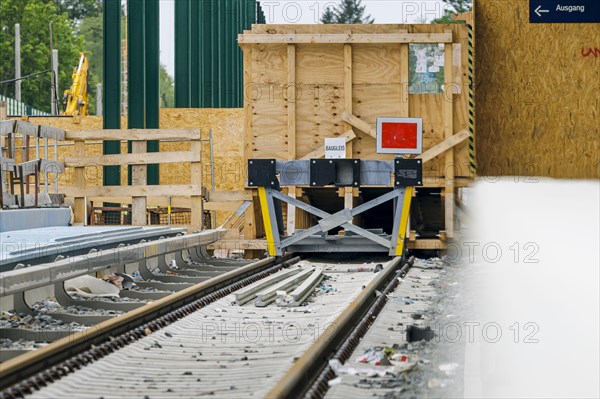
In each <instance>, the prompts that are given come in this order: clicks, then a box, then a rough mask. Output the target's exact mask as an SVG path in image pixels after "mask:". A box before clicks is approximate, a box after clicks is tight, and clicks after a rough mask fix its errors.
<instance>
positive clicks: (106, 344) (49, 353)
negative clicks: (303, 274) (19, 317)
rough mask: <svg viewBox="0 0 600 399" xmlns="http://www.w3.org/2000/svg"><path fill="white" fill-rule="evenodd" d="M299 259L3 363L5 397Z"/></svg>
mask: <svg viewBox="0 0 600 399" xmlns="http://www.w3.org/2000/svg"><path fill="white" fill-rule="evenodd" d="M298 260H300V258H299V257H295V258H292V259H290V256H286V257H282V258H274V257H270V258H265V259H262V260H259V261H257V262H254V263H251V264H249V265H246V266H242V267H240V268H238V269H236V270H232V271H230V272H227V273H224V274H221V275H218V276H216V277H214V278H211V279H210V280H207V281H204V282H201V283H199V284H196V285H194V286H192V287H189V288H186V289H183V290H181V291H179V292H176V293H174V294H172V295H169V296H167V297H165V298H162V299H159V300H157V301H155V302H153V303H151V304H148V305H146V306H144V307H141V308H138V309H135V310H132V311H130V312H127V313H125V314H124V315H121V316H119V317H116V318H113V319H110V320H106V321H104V322H102V323H99V324H97V325H94V326H92V327H90V328H88V329H86V330H84V331H81V332H77V333H74V334H73V335H71V336H68V337H65V338H62V339H60V340H58V341H55V342H53V343H51V344H49V345H47V346H45V347H43V348H40V349H37V350H35V351H33V352H31V353H28V354H25V355H23V356H19V357H17V358H14V359H11V360H8V361H6V362H4V363H2V364H0V375H1V376H2V378H1V379H0V389H2V390H3V391H1V392H0V397H20V396H23V395H24V394H26V393H30V392H31V391H33V390H35V389H37V388H38V387H40V386H44V385H46V384H47V383H49V382H52V381H55V380H57V379H60V378H61V377H62V376H64V375H67V374H68V373H70V372H72V371H74V370H77V369H79V368H80V367H81V366H83V365H85V364H88V363H91V362H93V361H94V360H97V359H99V358H102V357H104V356H106V355H107V354H109V353H111V352H113V351H114V350H117V349H119V348H121V347H123V346H125V345H128V344H129V343H131V342H134V341H136V340H138V339H140V338H142V337H144V336H146V335H148V334H150V333H152V332H154V331H157V330H159V329H161V328H162V327H164V326H166V325H168V324H170V323H172V322H174V321H176V320H178V319H180V318H182V317H184V316H186V315H188V314H190V313H192V312H194V311H196V310H198V309H200V308H202V307H204V306H206V305H207V304H209V303H211V302H213V301H214V300H216V299H219V298H221V297H223V296H225V295H228V294H229V293H231V292H233V291H234V290H237V289H240V288H241V287H244V286H246V285H248V284H250V283H252V282H254V281H256V280H258V279H260V278H264V277H265V276H266V275H268V274H271V273H274V272H275V271H277V270H280V269H281V268H283V267H286V266H289V265H291V264H293V263H295V262H297V261H298Z"/></svg>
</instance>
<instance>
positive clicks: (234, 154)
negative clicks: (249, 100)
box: [29, 108, 245, 195]
mask: <svg viewBox="0 0 600 399" xmlns="http://www.w3.org/2000/svg"><path fill="white" fill-rule="evenodd" d="M29 121H30V122H32V123H36V124H40V125H51V126H55V127H59V128H62V129H65V130H95V129H102V117H97V116H85V117H81V118H73V117H30V118H29ZM243 125H244V120H243V110H242V109H238V108H233V109H208V108H207V109H171V108H164V109H161V110H160V127H161V128H200V129H201V130H202V138H203V140H204V141H203V143H202V163H203V184H204V185H205V186H206V187H208V188H210V187H211V176H210V152H209V151H210V146H209V142H208V139H209V131H210V129H212V132H213V146H214V147H213V151H214V160H215V186H216V189H217V190H239V189H242V188H243V187H244V179H245V177H244V176H245V166H244V158H243ZM121 126H122V127H123V128H126V127H127V118H126V117H123V118H122V120H121ZM61 144H67V145H65V146H62V145H61V146H60V147H59V153H58V155H59V159H60V160H62V159H64V157H65V156H69V155H73V150H74V149H73V146H72V145H70V144H71V143H61ZM189 147H190V144H189V143H179V142H172V143H169V142H161V144H160V150H161V151H186V150H187V151H189ZM121 151H122V152H126V151H127V144H125V143H123V144H122V146H121ZM101 153H102V145H101V144H90V143H88V144H86V155H99V154H101ZM50 156H51V157H53V149H52V146H51V148H50ZM126 171H127V167H126V166H123V167H122V173H121V177H122V184H127V172H126ZM189 182H190V167H189V164H185V163H180V164H165V165H162V166H161V168H160V183H161V184H189ZM60 183H61V184H71V183H72V168H67V171H66V173H65V175H64V176H61V180H60ZM86 184H87V185H92V186H100V185H102V168H101V167H98V168H86ZM165 195H168V193H165Z"/></svg>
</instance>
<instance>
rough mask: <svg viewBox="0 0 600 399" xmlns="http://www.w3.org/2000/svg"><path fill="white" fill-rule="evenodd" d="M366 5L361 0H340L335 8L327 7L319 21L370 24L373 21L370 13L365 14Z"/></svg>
mask: <svg viewBox="0 0 600 399" xmlns="http://www.w3.org/2000/svg"><path fill="white" fill-rule="evenodd" d="M365 9H366V6H364V5H362V0H342V2H341V3H340V4H339V5H338V6H336V7H335V8H332V7H327V9H326V10H325V12H324V13H323V16H322V17H321V22H322V23H324V24H332V23H335V24H372V23H373V22H375V20H374V19H373V18H371V16H370V15H366V14H365Z"/></svg>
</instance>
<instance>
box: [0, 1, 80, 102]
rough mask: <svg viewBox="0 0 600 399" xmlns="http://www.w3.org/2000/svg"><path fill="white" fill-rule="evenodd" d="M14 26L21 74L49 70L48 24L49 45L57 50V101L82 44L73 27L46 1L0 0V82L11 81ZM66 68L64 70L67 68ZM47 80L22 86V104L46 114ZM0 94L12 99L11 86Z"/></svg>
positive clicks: (48, 89)
mask: <svg viewBox="0 0 600 399" xmlns="http://www.w3.org/2000/svg"><path fill="white" fill-rule="evenodd" d="M15 23H20V24H21V75H22V76H25V75H29V74H32V73H36V72H41V71H44V70H47V69H50V67H51V49H50V40H51V39H50V34H49V24H50V23H52V43H53V46H54V48H56V49H58V59H59V65H60V66H61V67H60V68H59V90H60V91H61V92H60V93H59V95H58V97H59V100H60V101H62V90H64V89H67V88H68V87H70V85H71V74H72V71H73V68H74V67H75V66H76V65H77V62H78V61H79V53H80V52H81V51H83V50H84V48H85V43H84V39H83V37H81V36H78V35H76V32H75V24H74V22H73V21H72V20H70V19H69V18H68V16H67V15H66V14H64V13H61V12H60V10H59V9H57V7H56V3H55V2H54V1H50V0H27V1H24V0H2V1H0V54H2V57H0V80H9V79H13V78H14V65H15V57H14V45H15ZM67 66H68V67H67ZM50 81H51V74H50V73H47V74H44V75H42V76H40V77H38V78H35V79H29V80H24V81H23V83H22V86H21V87H22V100H23V102H25V103H27V104H28V105H31V106H33V107H35V108H37V109H40V110H43V111H47V112H49V111H50V91H51V87H50ZM0 90H2V93H3V94H4V93H6V94H7V95H8V96H11V97H13V96H14V84H7V85H3V87H1V88H0Z"/></svg>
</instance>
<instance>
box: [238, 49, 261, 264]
mask: <svg viewBox="0 0 600 399" xmlns="http://www.w3.org/2000/svg"><path fill="white" fill-rule="evenodd" d="M240 47H241V48H242V51H243V53H244V56H243V58H244V60H243V61H244V90H243V96H244V119H245V121H246V123H245V124H244V137H245V140H244V158H245V159H246V161H248V160H249V159H252V154H253V151H252V147H253V145H254V137H253V136H252V117H253V115H252V113H253V108H254V106H253V104H252V101H253V98H252V96H253V93H254V87H253V81H252V46H251V45H242V46H240ZM254 201H257V198H256V196H254V195H253V196H252V206H250V207H249V208H248V209H246V212H245V216H244V239H245V240H254V239H256V215H255V206H254ZM245 252H246V253H245V255H246V256H249V257H253V256H254V253H253V252H252V251H245Z"/></svg>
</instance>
